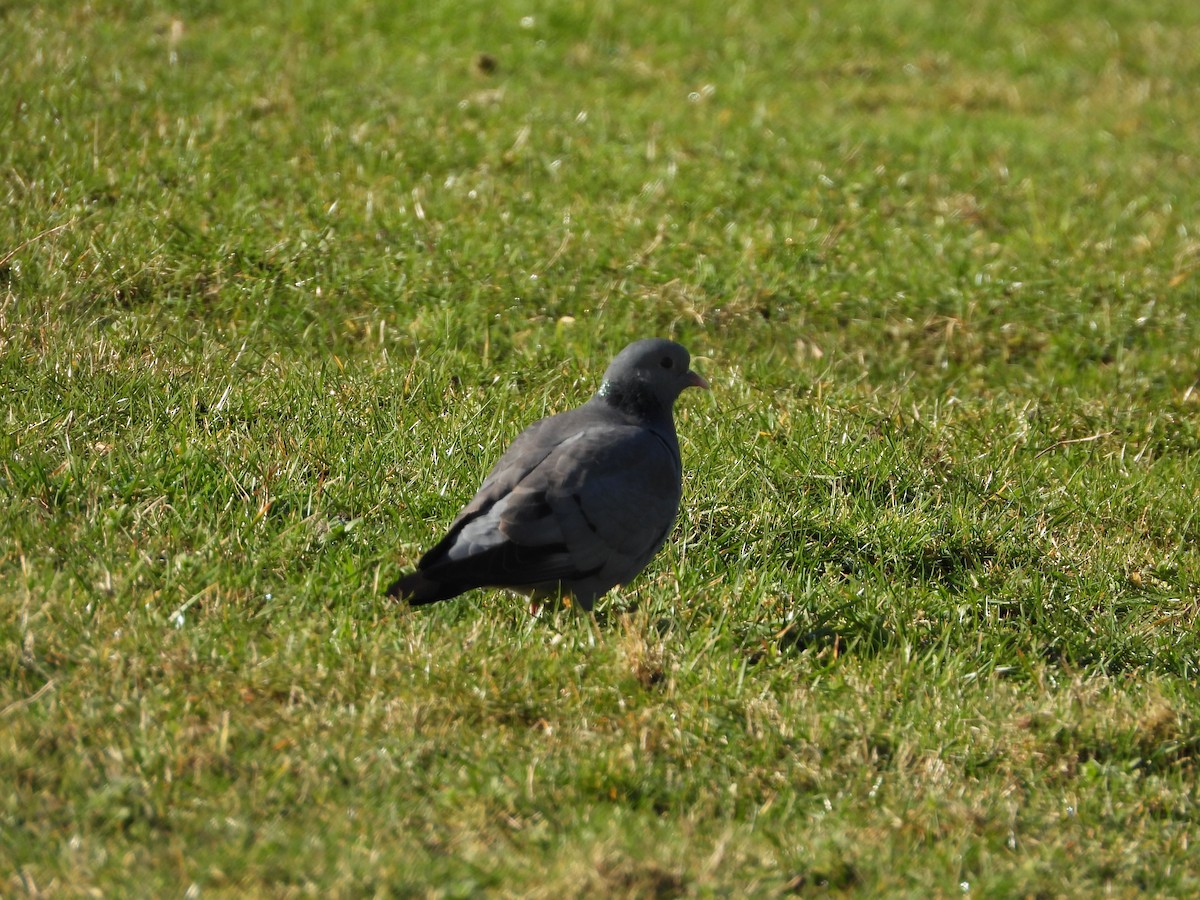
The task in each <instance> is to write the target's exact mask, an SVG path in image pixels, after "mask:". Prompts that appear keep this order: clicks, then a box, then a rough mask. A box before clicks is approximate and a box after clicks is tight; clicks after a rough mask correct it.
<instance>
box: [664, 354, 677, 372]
mask: <svg viewBox="0 0 1200 900" xmlns="http://www.w3.org/2000/svg"><path fill="white" fill-rule="evenodd" d="M673 365H675V360H673V359H671V357H669V356H664V357H663V358H662V367H663V368H664V369H669V368H671V366H673Z"/></svg>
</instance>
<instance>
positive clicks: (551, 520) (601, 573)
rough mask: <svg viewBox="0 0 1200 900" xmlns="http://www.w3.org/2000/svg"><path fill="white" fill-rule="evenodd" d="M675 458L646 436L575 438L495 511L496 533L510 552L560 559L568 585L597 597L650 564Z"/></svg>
mask: <svg viewBox="0 0 1200 900" xmlns="http://www.w3.org/2000/svg"><path fill="white" fill-rule="evenodd" d="M676 452H677V451H675V450H674V449H673V448H672V446H671V445H670V443H668V442H667V441H666V440H664V439H663V438H662V437H661V436H659V435H658V434H656V433H655V432H653V431H651V430H650V429H646V428H641V427H634V426H599V427H596V428H592V429H588V430H585V431H582V432H580V433H579V434H578V435H576V436H574V437H573V438H571V439H570V440H568V441H566V442H564V443H563V444H562V445H560V446H559V447H558V448H556V450H555V451H554V453H552V454H551V455H550V456H548V457H547V458H546V459H545V460H544V462H543V463H542V464H541V465H540V466H538V468H537V469H535V470H533V471H532V472H530V473H529V476H528V477H527V478H526V479H524V480H523V481H522V482H521V484H520V485H518V486H517V487H516V488H515V489H514V490H513V491H512V492H511V499H510V500H509V501H508V502H507V503H506V504H504V506H503V508H499V507H498V509H497V511H498V513H499V522H498V525H499V530H500V532H501V533H502V534H503V535H504V536H505V537H506V538H507V539H508V540H509V541H510V542H512V543H513V544H515V545H518V546H522V547H543V548H546V547H553V548H555V549H556V550H559V551H560V552H562V553H565V555H566V557H567V558H568V559H569V561H570V565H569V574H568V575H567V576H566V577H567V578H569V579H570V580H574V581H579V580H582V579H586V580H588V581H589V583H591V584H597V585H600V587H601V592H602V591H603V590H607V589H608V588H610V587H612V586H613V585H615V584H620V583H623V582H626V581H628V580H629V579H631V578H633V577H634V576H635V575H637V573H638V572H640V571H641V570H642V569H643V568H644V567H645V565H646V563H648V562H649V561H650V558H651V557H652V556H653V555H654V554H655V552H657V550H658V548H659V547H661V546H662V544H663V541H665V540H666V538H667V535H668V534H669V532H670V529H671V525H672V523H673V522H674V521H675V515H676V513H677V512H678V510H679V493H680V469H679V459H678V456H677V455H676ZM558 577H560V578H562V577H564V576H558Z"/></svg>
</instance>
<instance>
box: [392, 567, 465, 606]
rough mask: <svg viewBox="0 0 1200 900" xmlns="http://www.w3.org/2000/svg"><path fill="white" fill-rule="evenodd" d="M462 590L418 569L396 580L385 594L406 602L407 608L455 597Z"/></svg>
mask: <svg viewBox="0 0 1200 900" xmlns="http://www.w3.org/2000/svg"><path fill="white" fill-rule="evenodd" d="M463 590H464V588H462V587H457V586H455V585H453V584H446V583H444V582H441V581H437V580H436V579H434V578H430V577H429V575H428V574H426V573H425V572H422V571H421V570H420V569H418V570H417V571H415V572H412V573H410V574H408V575H404V576H401V577H400V578H397V579H396V580H395V581H393V582H392V583H391V585H390V586H389V587H388V589H387V591H386V593H387V596H389V597H392V598H394V599H396V600H403V601H405V602H407V603H408V605H409V606H425V605H427V604H430V603H439V602H441V601H442V600H449V599H450V598H451V597H457V596H458V595H459V594H461V593H462V592H463Z"/></svg>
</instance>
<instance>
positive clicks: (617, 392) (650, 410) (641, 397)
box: [596, 381, 671, 422]
mask: <svg viewBox="0 0 1200 900" xmlns="http://www.w3.org/2000/svg"><path fill="white" fill-rule="evenodd" d="M596 399H597V400H598V401H600V402H601V403H603V404H605V405H606V406H610V407H612V408H614V409H616V410H618V411H620V412H623V413H625V414H626V415H627V416H632V417H633V418H635V419H638V420H641V421H645V422H659V421H664V420H665V421H668V422H669V421H670V420H671V410H670V407H667V408H665V409H664V408H663V405H662V403H661V402H660V401H659V399H658V397H656V396H655V395H654V392H653V391H652V390H650V388H649V387H648V386H647V385H645V384H642V383H641V382H637V381H635V382H616V381H605V382H603V383H602V384H601V385H600V390H598V391H596Z"/></svg>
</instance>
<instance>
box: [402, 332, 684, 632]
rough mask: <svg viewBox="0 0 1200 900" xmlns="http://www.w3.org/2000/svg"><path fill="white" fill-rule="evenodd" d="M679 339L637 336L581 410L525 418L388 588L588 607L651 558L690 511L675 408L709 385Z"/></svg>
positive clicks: (419, 595)
mask: <svg viewBox="0 0 1200 900" xmlns="http://www.w3.org/2000/svg"><path fill="white" fill-rule="evenodd" d="M690 361H691V360H690V357H689V356H688V352H687V350H685V349H684V348H683V347H681V346H680V345H679V344H676V343H674V342H673V341H667V340H659V339H649V340H642V341H635V342H634V343H632V344H630V345H629V346H628V347H626V348H625V349H624V350H622V351H621V352H620V353H619V354H618V355H617V357H616V358H615V359H614V360H613V361H612V364H611V365H610V366H609V367H608V369H607V370H606V371H605V373H604V379H603V381H602V382H601V384H600V389H599V390H598V391H596V394H595V396H593V397H592V398H591V399H590V400H588V401H587V403H585V404H583V406H580V407H579V408H577V409H572V410H569V411H567V412H562V413H559V414H558V415H555V416H550V417H548V418H545V419H542V420H540V421H538V422H535V423H534V424H533V425H530V426H529V427H528V428H526V429H525V430H524V431H523V432H522V433H521V434H520V435H518V436H517V438H516V440H514V441H513V443H512V446H510V447H509V448H508V450H507V451H506V452H505V453H504V455H503V456H501V457H500V459H499V461H498V462H497V463H496V465H495V467H494V468H493V469H492V471H491V474H489V475H488V477H487V478H486V479H485V480H484V482H483V486H482V487H480V489H479V493H477V494H476V495H475V496H474V498H473V499H472V500H471V502H470V503H468V504H467V505H466V506H465V507H464V508H463V510H462V512H460V513H459V514H458V518H456V519H455V520H454V522H453V523H452V524H451V525H450V530H449V532H447V534H446V536H445V537H444V538H442V540H441V542H440V543H438V544H437V546H435V547H434V548H433V549H432V550H430V551H429V552H428V553H426V554H425V555H424V556H422V557H421V560H420V562H418V563H417V569H416V571H415V572H412V573H411V574H409V575H405V576H403V577H401V578H399V579H397V580H396V581H395V582H394V583H393V584H392V585H391V586H390V587H389V588H388V589H387V593H388V595H389V596H391V597H395V598H396V599H398V600H406V601H407V602H408V603H410V604H411V605H413V606H423V605H425V604H428V603H437V602H438V601H441V600H449V599H450V598H452V597H457V596H458V595H459V594H461V593H463V592H464V591H469V590H471V589H472V588H478V587H499V588H508V589H510V590H514V591H517V592H519V593H523V594H527V595H529V596H531V597H533V598H534V599H535V601H536V600H539V599H545V598H551V597H557V596H559V595H560V594H561V595H570V596H571V597H572V598H574V600H575V602H577V603H578V604H579V605H580V606H582V607H583V608H584V609H585V610H590V609H591V608H592V605H593V604H594V603H595V602H596V599H597V598H598V597H600V596H602V595H603V594H605V593H607V592H608V591H609V590H611V589H612V588H613V587H615V586H616V585H618V584H625V583H626V582H628V581H630V580H631V579H632V578H633V577H634V576H636V575H637V574H638V573H639V572H641V571H642V569H644V568H645V567H646V564H647V563H649V562H650V559H651V558H652V557H653V556H654V554H655V553H657V552H658V549H659V548H660V547H661V546H662V545H663V542H664V541H666V539H667V535H668V534H669V533H670V531H671V526H672V524H673V523H674V521H675V515H676V513H677V512H678V511H679V498H680V478H681V475H682V468H681V464H680V459H679V441H678V440H677V438H676V437H675V422H674V420H673V419H672V408H673V406H674V404H675V400H676V398H677V397H678V396H679V394H680V393H681V392H682V391H683V390H684V389H685V388H689V387H700V388H706V389H707V388H708V382H707V381H705V380H704V378H703V377H701V376H700V375H698V374H696V373H695V372H693V371H691V370H690V369H689V368H688V365H689V363H690Z"/></svg>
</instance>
